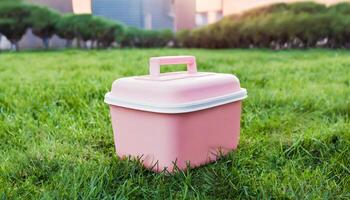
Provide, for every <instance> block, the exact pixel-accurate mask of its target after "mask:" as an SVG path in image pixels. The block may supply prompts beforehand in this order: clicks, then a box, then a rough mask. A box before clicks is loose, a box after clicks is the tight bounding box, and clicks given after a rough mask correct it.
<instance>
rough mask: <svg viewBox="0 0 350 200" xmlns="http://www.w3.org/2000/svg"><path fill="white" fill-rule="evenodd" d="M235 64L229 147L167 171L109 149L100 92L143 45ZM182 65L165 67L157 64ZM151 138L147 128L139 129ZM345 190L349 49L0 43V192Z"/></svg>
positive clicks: (185, 195)
mask: <svg viewBox="0 0 350 200" xmlns="http://www.w3.org/2000/svg"><path fill="white" fill-rule="evenodd" d="M179 54H192V55H195V56H196V57H197V61H198V66H199V70H201V71H215V72H223V73H233V74H235V75H237V76H238V77H239V78H240V80H241V84H242V86H243V87H245V88H247V89H248V92H249V97H248V99H246V100H245V101H244V105H243V116H242V129H241V140H240V145H239V148H238V150H237V151H235V152H233V153H230V154H229V155H228V156H225V157H224V158H222V159H221V160H219V161H217V162H215V163H212V164H209V165H206V166H203V167H200V168H197V169H192V170H189V171H186V172H178V173H176V174H174V175H172V176H169V175H165V174H155V173H153V172H150V171H147V170H145V169H144V168H142V167H141V166H140V165H139V164H138V163H137V162H134V161H130V160H119V159H118V158H117V157H116V156H115V152H114V144H113V134H112V128H111V123H110V117H109V111H108V107H107V105H106V104H105V103H104V102H103V98H104V94H105V93H106V92H107V91H108V90H109V89H110V86H111V83H112V81H113V80H115V79H117V78H120V77H124V76H132V75H142V74H146V73H147V61H148V58H149V57H151V56H159V55H179ZM182 68H183V66H176V67H165V68H164V71H172V70H178V69H182ZM145 137H147V136H145ZM170 197H171V198H173V199H195V198H197V199H234V198H244V199H251V198H254V199H255V198H264V199H265V198H274V199H281V198H283V199H349V198H350V52H349V51H343V50H337V51H333V50H305V51H302V50H293V51H292V50H291V51H279V52H276V51H269V50H216V51H213V50H184V49H153V50H137V49H130V50H101V51H78V50H69V51H53V52H21V53H1V54H0V199H16V198H21V199H38V198H44V199H51V198H57V199H92V198H94V199H109V198H121V199H165V198H170Z"/></svg>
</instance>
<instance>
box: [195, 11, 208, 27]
mask: <svg viewBox="0 0 350 200" xmlns="http://www.w3.org/2000/svg"><path fill="white" fill-rule="evenodd" d="M206 24H208V13H206V12H202V13H196V25H197V26H203V25H206Z"/></svg>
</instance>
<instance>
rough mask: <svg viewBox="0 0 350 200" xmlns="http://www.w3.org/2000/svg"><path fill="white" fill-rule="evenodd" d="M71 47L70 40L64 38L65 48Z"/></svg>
mask: <svg viewBox="0 0 350 200" xmlns="http://www.w3.org/2000/svg"><path fill="white" fill-rule="evenodd" d="M71 47H72V40H66V48H71Z"/></svg>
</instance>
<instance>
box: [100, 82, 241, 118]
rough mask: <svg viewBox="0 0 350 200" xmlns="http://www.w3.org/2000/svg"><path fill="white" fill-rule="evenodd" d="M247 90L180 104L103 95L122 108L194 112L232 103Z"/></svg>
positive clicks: (111, 103)
mask: <svg viewBox="0 0 350 200" xmlns="http://www.w3.org/2000/svg"><path fill="white" fill-rule="evenodd" d="M247 97H248V95H247V90H246V89H244V88H241V90H239V91H236V92H233V93H230V94H226V95H223V96H218V97H213V98H209V99H204V100H199V101H192V102H188V103H181V104H168V105H165V104H160V105H159V104H145V103H140V102H131V101H127V100H122V99H117V98H114V97H113V96H112V94H111V93H110V92H108V93H107V94H106V95H105V100H104V102H105V103H107V104H109V105H114V106H120V107H124V108H131V109H136V110H142V111H149V112H156V113H169V114H175V113H188V112H194V111H198V110H204V109H207V108H212V107H216V106H220V105H224V104H228V103H232V102H235V101H240V100H243V99H245V98H247Z"/></svg>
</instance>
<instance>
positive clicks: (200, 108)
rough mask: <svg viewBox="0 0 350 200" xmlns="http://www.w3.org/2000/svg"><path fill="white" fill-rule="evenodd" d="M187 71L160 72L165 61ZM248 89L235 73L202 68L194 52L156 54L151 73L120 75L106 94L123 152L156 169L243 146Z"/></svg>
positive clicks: (202, 161)
mask: <svg viewBox="0 0 350 200" xmlns="http://www.w3.org/2000/svg"><path fill="white" fill-rule="evenodd" d="M171 64H187V72H171V73H163V74H161V73H160V65H171ZM246 97H247V91H246V90H245V89H243V88H241V87H240V84H239V80H238V79H237V78H236V77H235V76H234V75H231V74H219V73H212V72H197V66H196V60H195V57H193V56H169V57H154V58H151V59H150V75H146V76H136V77H128V78H121V79H118V80H116V81H114V83H113V85H112V91H111V92H109V93H107V94H106V96H105V102H106V103H107V104H109V105H110V112H111V117H112V126H113V131H114V140H115V146H116V151H117V154H118V155H119V156H120V157H125V156H132V157H138V158H141V160H142V162H143V164H144V165H145V166H146V167H147V168H150V169H152V170H154V171H162V170H164V169H166V170H168V171H173V170H174V168H175V165H176V166H177V168H178V169H180V170H183V169H185V168H186V167H187V166H191V167H195V166H199V165H202V164H205V163H208V162H210V161H213V160H215V159H217V157H218V155H222V154H226V153H227V152H229V151H230V150H233V149H235V148H236V147H237V144H238V140H239V129H240V114H241V100H242V99H244V98H246Z"/></svg>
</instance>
